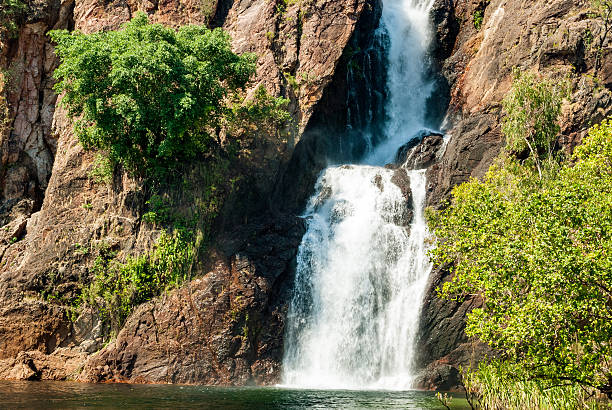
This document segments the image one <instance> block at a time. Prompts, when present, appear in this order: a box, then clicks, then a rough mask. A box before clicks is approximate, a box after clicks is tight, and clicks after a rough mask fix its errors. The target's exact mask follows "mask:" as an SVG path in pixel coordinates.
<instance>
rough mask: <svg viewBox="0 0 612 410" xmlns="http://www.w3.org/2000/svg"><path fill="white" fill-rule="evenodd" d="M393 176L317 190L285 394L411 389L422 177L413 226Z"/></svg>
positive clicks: (415, 192)
mask: <svg viewBox="0 0 612 410" xmlns="http://www.w3.org/2000/svg"><path fill="white" fill-rule="evenodd" d="M393 173H394V171H393V170H388V169H384V168H379V167H370V166H352V165H349V166H341V167H335V168H328V169H327V170H325V172H324V173H323V174H322V175H321V177H320V179H319V181H318V183H317V193H318V195H315V196H313V197H312V198H311V200H310V203H309V206H308V210H307V212H306V216H307V218H308V230H307V232H306V234H305V235H304V238H303V240H302V244H301V246H300V249H299V253H298V270H297V275H296V285H295V291H294V298H293V300H292V304H291V308H290V313H289V317H288V325H289V326H290V329H289V331H288V338H287V340H286V342H285V343H286V354H285V360H284V380H283V382H284V384H287V385H291V386H300V387H312V388H347V389H360V388H384V389H405V388H408V387H410V384H411V381H412V374H411V364H412V363H411V356H412V351H413V344H414V339H415V332H416V328H417V322H418V316H419V309H420V304H421V299H422V293H423V289H424V287H425V286H424V285H425V282H426V280H427V276H428V274H429V271H430V269H431V266H430V265H429V261H428V258H427V256H426V248H425V242H426V241H425V239H426V235H427V226H426V222H425V218H424V215H423V209H424V205H425V171H424V170H419V171H410V172H409V176H410V181H411V182H410V187H411V190H412V197H413V201H412V207H413V209H414V216H413V218H412V223H410V225H409V228H408V227H407V226H405V218H406V216H409V207H408V204H407V202H406V199H405V197H404V195H403V193H402V190H401V189H400V188H399V187H398V186H397V185H395V184H394V183H393V182H392V181H391V179H392V176H393Z"/></svg>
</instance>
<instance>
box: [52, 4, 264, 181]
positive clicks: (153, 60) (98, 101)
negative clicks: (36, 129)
mask: <svg viewBox="0 0 612 410" xmlns="http://www.w3.org/2000/svg"><path fill="white" fill-rule="evenodd" d="M50 36H51V38H52V39H53V40H54V41H55V42H56V43H57V46H56V52H57V54H58V55H59V57H60V59H61V64H60V66H59V67H58V68H57V70H56V71H55V78H57V79H58V80H59V81H58V82H57V83H56V85H55V90H56V91H57V92H58V93H62V92H63V93H65V94H64V96H63V99H62V103H63V104H64V106H66V107H67V109H68V114H69V116H71V117H73V118H75V133H76V135H77V137H78V138H79V141H80V142H81V143H82V144H83V146H84V147H85V148H86V149H98V150H103V151H106V152H108V155H109V158H110V159H111V160H113V161H115V162H118V163H121V164H122V165H123V166H124V167H125V168H127V169H128V170H129V171H131V172H133V173H135V174H140V175H144V174H147V173H149V172H150V171H152V170H155V169H156V168H162V169H163V168H168V167H171V166H172V165H176V164H178V163H180V162H182V161H184V160H187V159H191V158H194V157H196V156H202V155H207V154H209V153H210V152H211V151H212V150H213V148H214V147H215V146H216V145H218V143H219V140H218V135H219V132H218V130H219V127H220V126H221V125H222V123H223V120H224V118H225V116H226V115H228V114H229V113H230V112H231V110H232V108H231V104H228V102H229V101H230V100H231V99H232V98H233V97H234V96H235V93H236V92H238V91H239V90H240V89H243V88H244V86H245V85H246V84H247V82H248V81H249V79H250V78H251V76H252V75H253V73H254V72H255V60H256V57H255V56H254V55H252V54H244V55H237V54H235V53H233V52H232V50H231V46H230V38H229V36H228V35H227V34H226V33H225V32H224V31H223V30H221V29H215V30H212V31H211V30H209V29H207V28H205V27H203V26H184V27H181V28H180V29H179V30H178V31H175V30H173V29H171V28H168V27H164V26H162V25H160V24H150V23H149V21H148V19H147V16H146V15H145V14H143V13H138V14H137V15H136V16H135V17H134V18H133V19H132V20H131V21H130V22H128V23H126V24H125V25H124V26H123V29H122V30H119V31H109V32H103V33H94V34H82V33H79V32H72V33H69V32H68V31H65V30H60V31H53V32H51V33H50Z"/></svg>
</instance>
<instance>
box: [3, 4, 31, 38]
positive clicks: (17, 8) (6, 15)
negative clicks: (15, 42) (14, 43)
mask: <svg viewBox="0 0 612 410" xmlns="http://www.w3.org/2000/svg"><path fill="white" fill-rule="evenodd" d="M27 11H28V5H27V3H24V2H23V1H22V0H2V2H0V50H2V48H3V45H4V43H5V42H6V40H7V39H12V38H15V36H16V35H17V29H18V28H19V27H18V24H19V23H20V22H21V20H23V18H24V17H25V15H26V13H27Z"/></svg>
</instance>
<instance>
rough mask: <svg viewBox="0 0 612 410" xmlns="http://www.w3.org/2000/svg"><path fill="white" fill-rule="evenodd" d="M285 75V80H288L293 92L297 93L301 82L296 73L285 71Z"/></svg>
mask: <svg viewBox="0 0 612 410" xmlns="http://www.w3.org/2000/svg"><path fill="white" fill-rule="evenodd" d="M283 76H284V77H285V80H287V84H288V85H289V86H290V87H291V89H292V90H293V92H295V93H297V92H299V91H300V83H299V81H298V80H297V78H295V76H294V75H291V73H287V72H284V73H283Z"/></svg>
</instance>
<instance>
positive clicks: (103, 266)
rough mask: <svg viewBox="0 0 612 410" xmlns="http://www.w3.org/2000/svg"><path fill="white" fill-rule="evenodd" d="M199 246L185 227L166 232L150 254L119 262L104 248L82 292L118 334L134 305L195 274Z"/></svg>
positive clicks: (82, 301) (86, 299)
mask: <svg viewBox="0 0 612 410" xmlns="http://www.w3.org/2000/svg"><path fill="white" fill-rule="evenodd" d="M195 256H196V248H195V245H194V238H193V235H192V234H190V233H189V232H187V231H184V230H177V231H175V232H174V233H173V234H168V233H166V232H163V233H162V234H161V236H160V237H159V239H158V240H157V242H156V244H155V247H154V250H153V251H152V252H150V253H149V254H146V255H142V256H138V257H131V258H128V259H127V260H126V261H125V262H124V263H120V262H118V261H117V260H116V259H115V257H116V254H115V253H114V252H111V251H110V250H109V249H108V248H104V247H103V248H102V249H101V250H100V254H99V256H98V257H97V258H96V260H95V262H94V265H93V267H92V269H91V271H92V273H93V280H92V282H91V284H90V285H89V287H87V288H86V289H85V290H84V291H83V293H82V296H81V303H86V304H88V305H90V306H92V307H94V308H96V310H97V311H98V312H99V315H100V317H101V319H102V321H103V323H105V324H106V326H107V328H108V329H109V330H110V331H111V333H112V334H116V333H117V332H118V331H119V329H120V328H121V327H122V326H123V323H124V322H125V320H126V319H127V317H128V316H129V314H130V313H131V312H132V310H133V309H134V307H136V306H138V305H139V304H141V303H144V302H147V301H149V300H151V299H152V298H153V297H155V296H158V295H159V294H161V293H162V292H163V291H164V290H166V289H168V288H170V287H174V286H177V285H180V284H181V283H182V282H183V281H184V280H187V279H188V278H189V277H190V275H191V268H192V265H193V263H194V261H195Z"/></svg>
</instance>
